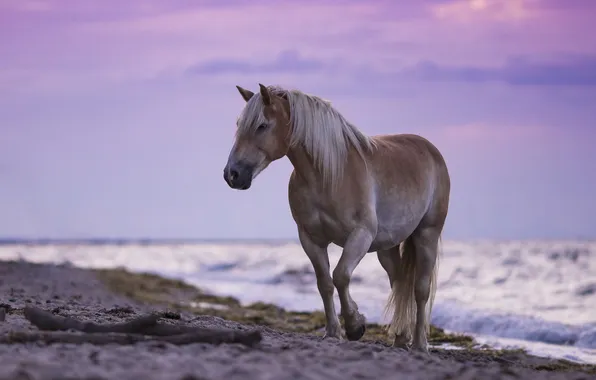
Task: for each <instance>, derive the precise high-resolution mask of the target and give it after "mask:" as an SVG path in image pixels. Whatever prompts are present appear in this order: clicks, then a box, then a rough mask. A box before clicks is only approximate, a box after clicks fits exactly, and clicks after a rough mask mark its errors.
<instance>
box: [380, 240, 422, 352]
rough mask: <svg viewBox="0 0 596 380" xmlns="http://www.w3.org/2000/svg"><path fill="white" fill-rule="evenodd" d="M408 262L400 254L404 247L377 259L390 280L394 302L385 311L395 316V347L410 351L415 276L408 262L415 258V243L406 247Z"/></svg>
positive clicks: (385, 253)
mask: <svg viewBox="0 0 596 380" xmlns="http://www.w3.org/2000/svg"><path fill="white" fill-rule="evenodd" d="M402 250H404V258H405V259H402V255H401V253H400V246H399V245H398V246H395V247H393V248H391V249H388V250H380V251H378V252H377V257H378V259H379V262H380V263H381V266H382V267H383V269H385V272H387V276H388V277H389V284H390V288H391V289H392V293H391V298H390V300H389V303H388V305H387V309H386V310H385V313H386V314H393V318H392V319H393V321H392V323H391V327H390V333H392V334H393V347H398V348H402V349H405V350H407V349H408V344H409V343H410V340H411V336H412V327H413V319H414V315H413V314H414V313H413V311H414V304H413V301H414V299H413V294H412V293H413V284H412V282H413V279H414V276H413V273H411V268H412V265H411V264H410V263H411V261H412V260H408V258H411V257H414V256H415V251H414V246H413V244H412V242H411V239H406V241H404V242H403V243H402Z"/></svg>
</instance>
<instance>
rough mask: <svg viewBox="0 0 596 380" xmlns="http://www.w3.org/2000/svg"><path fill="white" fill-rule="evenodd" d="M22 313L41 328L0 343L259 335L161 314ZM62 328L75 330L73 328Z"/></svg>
mask: <svg viewBox="0 0 596 380" xmlns="http://www.w3.org/2000/svg"><path fill="white" fill-rule="evenodd" d="M24 314H25V318H27V320H29V322H31V324H33V325H34V326H36V327H37V328H38V329H39V330H41V331H37V332H28V331H17V332H11V333H9V334H7V335H4V336H0V344H8V343H25V342H38V341H41V342H45V343H74V344H83V343H90V344H96V345H103V344H110V343H114V344H134V343H138V342H147V341H158V342H167V343H171V344H176V345H184V344H191V343H211V344H221V343H240V344H244V345H247V346H253V345H255V344H257V343H259V342H260V341H261V339H262V337H261V333H260V331H258V330H255V331H248V332H247V331H237V330H233V329H213V328H202V327H194V326H181V325H171V324H166V323H159V322H158V320H159V318H161V316H162V314H149V315H144V316H140V317H137V318H134V319H132V320H130V321H128V322H124V323H109V324H97V323H92V322H81V321H79V320H76V319H74V318H68V317H61V316H58V315H54V314H52V313H50V312H47V311H45V310H42V309H39V308H36V307H30V306H27V307H25V310H24ZM65 330H75V331H76V332H70V331H65Z"/></svg>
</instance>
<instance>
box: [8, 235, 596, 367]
mask: <svg viewBox="0 0 596 380" xmlns="http://www.w3.org/2000/svg"><path fill="white" fill-rule="evenodd" d="M329 254H330V262H331V265H332V268H333V267H334V266H335V264H336V263H337V261H338V259H339V256H340V254H341V249H340V248H339V247H337V246H331V247H330V250H329ZM0 260H26V261H30V262H37V263H57V264H63V263H70V264H72V265H75V266H79V267H84V268H114V267H124V268H127V269H128V270H131V271H135V272H150V273H156V274H160V275H163V276H167V277H170V278H176V279H182V280H184V281H187V282H189V283H191V284H194V285H196V286H199V287H200V288H202V289H204V290H206V291H208V292H211V293H214V294H218V295H230V296H234V297H236V298H238V299H239V300H240V301H241V302H243V303H246V304H248V303H252V302H256V301H263V302H269V303H274V304H277V305H279V306H281V307H284V308H286V309H290V310H304V311H311V310H322V301H321V298H320V296H319V293H318V290H317V286H316V279H315V276H314V273H313V270H312V267H311V265H310V263H309V261H308V259H307V257H306V255H305V254H304V252H303V250H302V248H301V247H300V244H299V243H298V242H297V241H290V240H289V241H269V240H262V241H199V242H180V241H178V242H163V241H162V242H152V241H116V242H114V241H107V242H106V241H78V242H73V241H70V242H52V241H47V242H35V243H30V242H29V243H24V242H4V244H2V245H0ZM438 277H439V281H438V290H437V295H436V298H435V305H434V308H433V312H432V316H431V322H432V323H433V324H435V325H436V326H439V327H441V328H444V329H445V330H447V331H450V332H459V333H465V334H469V335H472V336H474V337H475V338H476V340H477V341H478V342H479V343H481V344H487V345H489V346H492V347H495V348H524V349H526V350H527V351H528V352H529V353H531V354H534V355H538V356H544V357H553V358H562V359H567V360H571V361H575V362H583V363H593V364H596V242H592V241H498V242H494V241H449V240H444V241H443V243H442V248H441V258H440V264H439V276H438ZM350 288H351V294H352V297H353V298H354V300H355V301H356V302H357V303H358V306H359V309H360V311H361V312H363V313H364V314H365V316H366V318H367V320H368V321H369V322H381V323H383V322H386V321H385V320H384V318H383V309H384V306H385V302H386V300H387V297H388V295H389V291H390V289H389V280H388V279H387V276H386V274H385V272H384V271H383V269H382V268H381V265H380V264H379V262H378V260H377V256H376V254H375V253H371V254H368V255H367V256H366V257H365V258H364V259H363V260H362V262H361V263H360V264H359V266H358V267H357V268H356V270H355V271H354V276H353V280H352V283H351V286H350ZM335 299H336V307H337V310H339V299H338V298H337V292H336V296H335Z"/></svg>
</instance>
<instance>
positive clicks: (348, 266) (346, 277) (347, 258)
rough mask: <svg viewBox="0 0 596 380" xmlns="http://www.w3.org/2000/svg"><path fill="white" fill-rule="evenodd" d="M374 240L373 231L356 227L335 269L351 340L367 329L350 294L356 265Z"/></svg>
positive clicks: (343, 312)
mask: <svg viewBox="0 0 596 380" xmlns="http://www.w3.org/2000/svg"><path fill="white" fill-rule="evenodd" d="M372 241H373V233H372V232H371V231H370V230H368V229H365V228H357V229H355V230H354V231H353V232H352V233H351V234H350V236H349V237H348V239H347V241H346V243H345V244H344V250H343V252H342V254H341V258H340V259H339V261H338V263H337V266H336V267H335V270H334V271H333V284H334V285H335V287H336V288H337V293H338V295H339V301H340V303H341V315H342V317H343V319H344V324H345V329H346V337H347V338H348V339H349V340H358V339H360V338H362V336H363V335H364V331H365V330H366V327H365V323H366V320H365V318H364V316H363V315H362V314H360V313H359V312H358V305H357V304H356V302H354V300H353V299H352V297H351V296H350V289H349V288H350V279H351V278H352V273H353V272H354V269H356V266H357V265H358V264H359V263H360V261H361V260H362V258H363V257H364V256H365V255H366V252H368V249H369V248H370V245H371V243H372Z"/></svg>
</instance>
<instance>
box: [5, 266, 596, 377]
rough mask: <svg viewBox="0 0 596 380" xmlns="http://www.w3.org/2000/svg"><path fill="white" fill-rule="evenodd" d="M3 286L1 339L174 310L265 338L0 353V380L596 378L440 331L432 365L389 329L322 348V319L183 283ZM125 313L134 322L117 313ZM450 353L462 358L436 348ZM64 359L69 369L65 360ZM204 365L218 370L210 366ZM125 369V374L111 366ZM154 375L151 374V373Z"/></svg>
mask: <svg viewBox="0 0 596 380" xmlns="http://www.w3.org/2000/svg"><path fill="white" fill-rule="evenodd" d="M0 279H1V281H0V291H1V293H0V294H1V296H0V297H1V298H0V307H5V308H7V309H8V310H7V313H6V320H5V321H4V322H0V333H3V334H6V333H8V332H10V331H15V330H21V329H25V330H28V331H30V330H32V329H33V330H34V329H35V328H32V327H31V326H29V325H28V324H27V322H26V320H25V319H24V317H23V316H22V309H23V308H24V307H25V306H26V305H33V306H37V307H41V308H44V309H45V310H48V311H52V312H53V313H55V314H58V315H62V316H70V317H76V318H83V319H86V320H89V321H106V320H108V321H112V322H114V321H125V320H126V319H127V318H130V317H132V316H134V315H138V314H142V313H144V312H147V311H150V310H168V311H173V312H176V313H178V314H179V315H180V318H181V320H183V321H186V322H187V323H193V324H198V325H202V326H219V327H229V328H236V329H253V328H256V329H259V330H260V331H262V333H263V336H264V338H263V342H262V346H263V347H262V348H260V349H249V348H241V347H238V345H234V344H229V345H228V344H224V345H219V346H214V345H209V344H192V345H189V346H184V347H171V346H169V345H165V346H164V347H162V348H161V349H160V350H161V351H160V350H158V351H159V352H157V353H156V352H153V351H152V348H151V347H153V346H152V345H151V344H148V343H147V344H146V343H138V344H136V345H134V346H127V347H119V346H107V347H97V346H92V345H82V346H76V345H65V344H61V345H46V346H43V345H41V346H40V345H38V344H11V345H0V360H2V363H3V364H4V363H6V365H3V366H1V367H2V368H1V369H0V379H13V378H18V376H16V375H15V374H17V372H18V371H29V372H31V371H33V372H31V375H32V376H31V377H33V378H40V379H46V378H48V379H49V378H53V376H54V375H52V374H55V370H56V368H54V367H55V366H54V367H52V365H50V364H52V363H50V362H48V358H49V357H52V358H54V359H55V360H57V361H58V362H59V363H62V365H64V366H65V367H64V368H66V369H63V370H62V371H66V372H68V373H71V374H75V375H72V376H74V377H68V378H88V377H93V376H95V377H94V378H116V377H117V378H137V377H138V376H140V374H143V373H144V375H143V376H149V377H147V378H172V379H182V378H183V377H184V376H186V375H188V374H189V373H192V374H197V375H199V374H200V377H195V378H206V379H219V378H230V379H233V378H256V379H258V378H272V377H271V376H273V377H274V378H276V376H274V375H272V373H279V376H282V377H283V378H295V379H301V378H304V379H306V378H309V379H312V378H325V379H335V378H337V379H340V378H342V379H343V378H346V376H347V375H348V374H352V375H354V376H356V375H358V374H359V375H358V376H360V378H371V379H372V378H379V377H383V376H387V375H389V374H396V373H402V374H408V375H409V377H411V378H420V379H429V378H437V379H440V378H448V377H449V376H451V377H453V376H455V377H456V378H466V377H489V376H509V377H522V378H523V377H528V376H534V377H538V378H545V379H546V378H548V379H563V378H565V379H571V378H576V379H581V378H587V376H589V375H596V366H595V365H582V364H578V363H574V362H569V361H565V360H553V359H547V358H541V357H535V356H531V355H528V354H526V353H525V352H523V351H522V350H495V349H490V348H486V347H480V346H478V345H477V344H476V343H475V342H474V340H473V339H472V338H471V337H470V336H466V335H461V334H449V333H446V332H445V331H443V330H441V329H437V328H433V329H432V331H431V334H430V336H429V344H430V345H431V349H430V352H431V355H430V356H429V357H426V356H424V355H421V354H418V353H413V352H406V351H403V350H397V349H392V348H391V347H389V342H388V340H387V336H386V333H385V330H384V328H383V327H382V326H379V325H376V324H368V325H367V331H366V333H365V336H364V337H363V338H362V339H361V340H360V341H359V342H348V341H343V342H337V341H335V342H334V341H329V340H325V341H322V340H321V336H322V329H323V327H324V323H325V322H324V315H323V313H322V312H320V311H315V312H299V311H289V310H285V309H282V308H280V307H277V306H275V305H271V304H266V303H255V304H252V305H246V306H242V305H240V303H239V302H238V300H236V299H234V298H232V297H219V296H213V295H211V294H207V293H204V292H202V291H201V290H200V289H198V288H196V287H194V286H191V285H189V284H187V283H185V282H182V281H178V280H173V279H167V278H164V277H160V276H157V275H152V274H144V273H132V272H128V271H127V270H124V269H122V268H113V269H82V268H77V267H74V266H71V265H54V264H33V263H29V262H16V261H0ZM123 307H124V308H128V309H127V310H129V312H127V313H120V314H118V313H116V312H114V310H120V309H122V308H123ZM117 308H120V309H117ZM110 310H112V311H110ZM444 344H450V345H454V346H457V347H458V348H459V349H444V348H440V347H438V346H440V345H444ZM90 351H91V352H98V354H97V355H101V357H102V358H105V361H102V360H100V361H98V364H95V365H94V367H93V370H90V369H85V368H91V367H85V365H88V364H89V360H90V359H89V355H91V354H89V352H90ZM65 352H67V354H65ZM198 353H200V354H198ZM64 355H66V358H69V359H68V360H66V359H64V358H62V359H60V358H61V357H63V356H64ZM85 355H87V356H85ZM164 355H165V356H166V357H168V358H169V359H168V360H172V362H168V363H166V362H162V360H161V359H160V358H162V357H163V356H164ZM205 355H206V356H207V357H210V358H211V360H210V361H205V360H206V359H205V358H204V357H205ZM215 356H217V360H216V359H215ZM191 358H192V359H191ZM237 358H239V359H237ZM42 359H43V360H42ZM108 359H109V360H108ZM133 359H134V360H136V362H135V363H136V364H134V365H133V364H131V363H132V360H133ZM119 361H123V362H126V363H128V364H127V365H124V364H123V365H121V366H119V365H117V364H114V363H118V362H119ZM31 363H34V364H33V365H32V364H31ZM172 363H177V364H176V366H173V364H172ZM251 363H252V364H251ZM276 363H277V364H276ZM280 363H281V364H280ZM147 366H149V367H154V368H153V370H152V371H151V372H146V371H147V368H146V367H147ZM207 367H208V370H207V369H206V368H207ZM176 368H178V370H177V371H178V372H176ZM398 368H399V369H398ZM11 370H12V371H13V372H10V371H11ZM7 371H8V372H7ZM14 371H17V372H14ZM89 371H91V372H89ZM143 371H145V372H143ZM172 371H174V372H176V373H174V372H172ZM205 371H206V372H205ZM230 371H231V372H230ZM11 373H12V375H11ZM76 374H78V375H76ZM289 374H291V375H289ZM323 374H325V375H323ZM11 376H12V377H11ZM69 376H70V375H69ZM153 376H155V377H153ZM191 378H192V377H191Z"/></svg>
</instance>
